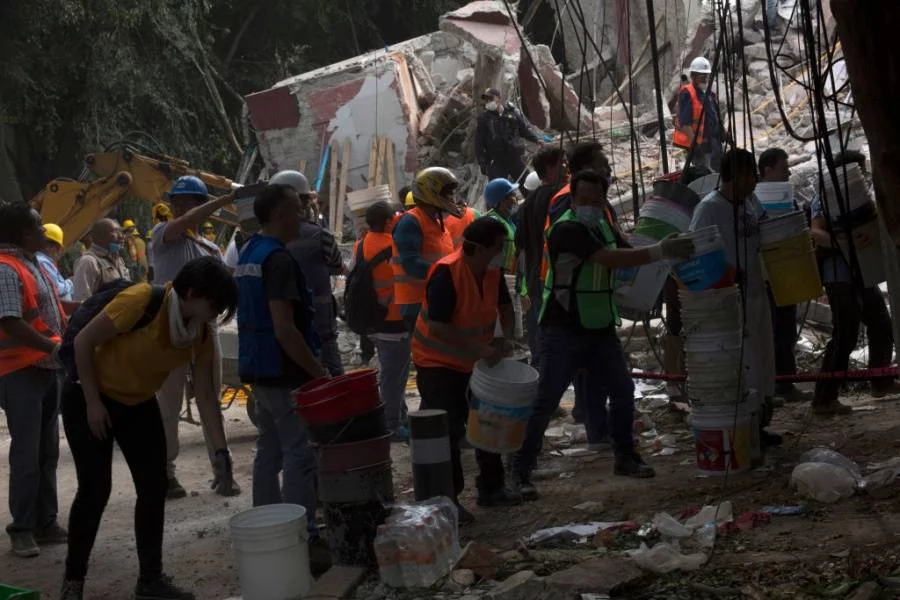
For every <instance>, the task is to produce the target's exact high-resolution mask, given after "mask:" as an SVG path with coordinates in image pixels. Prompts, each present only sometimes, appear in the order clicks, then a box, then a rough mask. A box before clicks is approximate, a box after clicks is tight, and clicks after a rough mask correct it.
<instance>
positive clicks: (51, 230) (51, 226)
mask: <svg viewBox="0 0 900 600" xmlns="http://www.w3.org/2000/svg"><path fill="white" fill-rule="evenodd" d="M44 237H45V238H47V239H48V240H50V241H51V242H55V243H57V244H59V246H60V247H62V245H63V230H62V227H60V226H59V225H57V224H56V223H44Z"/></svg>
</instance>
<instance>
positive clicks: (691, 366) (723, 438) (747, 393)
mask: <svg viewBox="0 0 900 600" xmlns="http://www.w3.org/2000/svg"><path fill="white" fill-rule="evenodd" d="M679 296H680V298H681V320H682V323H683V326H682V335H683V336H684V353H685V366H686V369H687V390H688V398H689V399H690V401H691V425H692V427H693V430H694V438H695V440H696V448H697V468H698V469H699V470H700V472H701V473H703V474H706V475H724V474H725V473H726V472H729V473H737V472H741V471H745V470H747V469H749V468H750V467H751V466H753V465H754V464H755V463H757V462H759V461H760V460H761V458H762V456H761V452H760V447H759V402H758V400H757V398H756V393H755V391H753V390H747V389H746V386H745V382H746V379H747V378H746V376H745V371H744V364H743V355H742V350H741V346H742V341H741V340H742V337H743V329H742V327H743V326H742V318H741V295H740V289H739V288H738V287H737V286H729V287H724V288H719V289H709V290H704V291H699V292H693V291H689V290H684V289H682V290H679Z"/></svg>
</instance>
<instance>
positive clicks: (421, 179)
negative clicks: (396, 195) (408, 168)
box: [412, 167, 463, 217]
mask: <svg viewBox="0 0 900 600" xmlns="http://www.w3.org/2000/svg"><path fill="white" fill-rule="evenodd" d="M458 187H459V180H458V179H457V178H456V175H454V174H453V172H452V171H451V170H450V169H445V168H444V167H428V168H427V169H423V170H421V171H419V172H418V173H417V174H416V179H415V180H414V181H413V184H412V195H413V197H414V198H415V199H416V201H417V202H422V203H424V204H428V205H429V206H433V207H435V208H439V209H440V210H443V211H446V212H448V213H450V214H451V215H453V216H454V217H461V216H462V214H463V207H462V206H461V205H459V204H458V203H457V202H456V200H454V198H453V194H454V192H455V191H456V188H458Z"/></svg>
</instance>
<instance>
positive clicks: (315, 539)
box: [307, 535, 332, 577]
mask: <svg viewBox="0 0 900 600" xmlns="http://www.w3.org/2000/svg"><path fill="white" fill-rule="evenodd" d="M307 545H308V546H309V570H310V572H311V573H312V576H313V577H319V576H321V575H323V574H324V573H325V571H327V570H328V569H330V568H331V563H332V559H331V548H329V547H328V542H326V541H325V540H324V539H323V538H322V536H320V535H315V536H311V537H310V538H309V542H308V543H307Z"/></svg>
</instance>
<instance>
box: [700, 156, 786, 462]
mask: <svg viewBox="0 0 900 600" xmlns="http://www.w3.org/2000/svg"><path fill="white" fill-rule="evenodd" d="M757 180H758V178H757V174H756V159H755V158H754V157H753V154H751V153H750V152H748V151H747V150H744V149H742V148H736V149H733V150H729V151H728V152H727V153H726V154H725V156H724V158H723V159H722V178H721V184H720V187H719V189H718V190H716V191H714V192H710V193H709V194H708V195H707V196H706V197H705V198H704V199H703V200H701V201H700V204H698V205H697V208H696V209H694V216H693V218H692V219H691V227H690V229H691V231H697V230H699V229H703V228H704V227H709V226H711V225H715V226H717V227H718V228H719V234H720V235H721V236H722V241H723V245H724V250H725V262H726V263H727V265H728V267H729V269H731V270H732V271H733V272H734V273H735V279H736V281H737V282H738V284H739V285H740V286H741V291H742V293H743V295H744V297H745V298H746V300H745V305H744V323H745V327H744V351H743V352H744V362H745V364H746V366H747V368H748V371H749V375H748V379H747V388H749V389H754V390H756V393H757V397H758V398H763V407H762V418H761V419H760V428H761V429H762V427H764V426H765V425H768V423H769V421H771V419H772V396H773V395H774V394H775V359H774V354H775V350H774V343H773V339H772V320H771V312H770V310H769V299H768V294H767V292H766V284H765V281H764V280H763V275H762V265H761V263H760V259H759V249H760V241H759V221H760V219H761V218H762V216H763V209H762V206H761V205H760V203H759V201H758V200H757V199H756V196H754V195H753V190H754V188H755V187H756V182H757ZM735 215H737V221H738V222H737V226H735V222H734V220H735ZM735 231H737V237H735ZM760 435H761V437H760V442H761V443H762V444H763V445H770V446H771V445H777V444H780V443H781V436H779V435H776V434H771V433H768V432H766V431H764V430H761V432H760Z"/></svg>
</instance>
